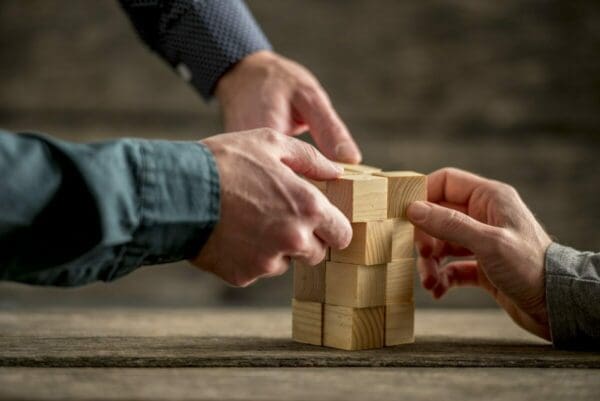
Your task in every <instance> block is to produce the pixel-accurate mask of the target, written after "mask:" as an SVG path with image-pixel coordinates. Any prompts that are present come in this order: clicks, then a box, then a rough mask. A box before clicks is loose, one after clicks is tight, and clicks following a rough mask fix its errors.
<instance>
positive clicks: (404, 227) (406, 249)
mask: <svg viewBox="0 0 600 401" xmlns="http://www.w3.org/2000/svg"><path fill="white" fill-rule="evenodd" d="M390 221H393V222H394V223H393V224H394V226H393V228H392V251H391V254H392V255H391V260H399V259H407V258H412V257H414V252H415V227H414V226H413V225H412V224H411V223H410V222H409V221H407V220H400V219H393V220H390Z"/></svg>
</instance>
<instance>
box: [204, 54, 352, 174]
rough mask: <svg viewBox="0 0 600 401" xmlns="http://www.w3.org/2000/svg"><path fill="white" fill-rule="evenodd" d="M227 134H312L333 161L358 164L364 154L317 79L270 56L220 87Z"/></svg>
mask: <svg viewBox="0 0 600 401" xmlns="http://www.w3.org/2000/svg"><path fill="white" fill-rule="evenodd" d="M215 94H216V97H217V98H218V99H219V103H220V104H221V109H222V113H223V120H224V124H225V131H227V132H232V131H241V130H248V129H253V128H260V127H269V128H273V129H275V130H276V131H278V132H281V133H284V134H286V135H290V136H294V135H299V134H301V133H302V132H304V131H306V130H310V133H311V136H312V137H313V139H314V141H315V143H316V144H317V147H318V148H319V149H320V150H321V152H323V154H325V156H327V157H328V158H329V159H331V160H336V161H340V162H346V163H359V162H360V161H361V154H360V151H359V150H358V147H357V145H356V143H355V142H354V140H353V139H352V136H351V135H350V133H349V132H348V129H347V128H346V126H345V125H344V123H343V122H342V120H341V119H340V117H339V116H338V114H337V113H336V111H335V109H334V108H333V106H332V105H331V102H330V100H329V97H328V96H327V94H326V93H325V91H324V89H323V88H322V87H321V85H320V84H319V82H318V81H317V79H316V78H315V77H314V76H313V75H312V74H311V73H310V72H309V71H308V70H307V69H306V68H304V67H302V66H301V65H299V64H297V63H295V62H293V61H291V60H288V59H286V58H284V57H281V56H279V55H277V54H275V53H273V52H270V51H260V52H257V53H253V54H251V55H249V56H247V57H246V58H244V59H243V60H241V61H240V62H239V63H237V64H236V65H235V66H234V67H233V68H232V69H231V70H230V71H229V72H227V73H226V74H225V75H224V76H223V77H222V78H221V79H220V80H219V82H218V83H217V87H216V91H215Z"/></svg>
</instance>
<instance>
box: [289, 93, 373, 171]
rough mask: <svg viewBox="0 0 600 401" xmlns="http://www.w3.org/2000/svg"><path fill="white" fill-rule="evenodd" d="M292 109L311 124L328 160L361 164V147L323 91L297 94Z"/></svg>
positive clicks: (311, 128) (312, 131)
mask: <svg viewBox="0 0 600 401" xmlns="http://www.w3.org/2000/svg"><path fill="white" fill-rule="evenodd" d="M293 106H294V108H295V109H296V111H297V112H298V114H299V117H300V119H301V120H302V121H303V122H305V123H306V124H307V125H308V128H309V130H310V134H311V136H312V137H313V139H314V141H315V143H316V144H317V146H318V147H319V149H321V151H322V152H323V153H325V155H326V156H327V157H329V158H331V159H332V160H337V161H340V162H346V163H359V162H360V161H361V158H362V156H361V154H360V150H359V149H358V146H357V145H356V143H355V142H354V139H352V135H350V132H348V128H346V125H344V123H343V122H342V120H341V119H340V117H339V116H338V115H337V113H336V111H335V110H334V109H333V107H332V106H331V102H330V101H329V99H328V97H327V94H325V92H324V91H323V90H322V89H320V88H317V89H315V90H311V91H306V92H300V93H298V95H297V96H295V98H294V100H293Z"/></svg>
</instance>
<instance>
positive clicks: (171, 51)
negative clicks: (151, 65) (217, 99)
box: [120, 0, 271, 99]
mask: <svg viewBox="0 0 600 401" xmlns="http://www.w3.org/2000/svg"><path fill="white" fill-rule="evenodd" d="M120 3H121V5H122V6H123V8H124V9H125V11H126V12H127V14H128V15H129V17H130V19H131V21H132V23H133V25H134V26H135V28H136V29H137V31H138V33H139V34H140V36H141V38H142V39H143V40H144V41H145V42H146V43H147V44H148V46H149V47H150V48H151V49H153V50H154V51H156V52H157V53H159V54H160V55H161V56H162V57H163V58H164V59H165V60H166V61H167V62H168V63H169V64H171V65H172V66H173V67H174V68H177V69H178V71H179V72H180V73H181V74H182V75H183V76H184V78H186V79H189V80H190V81H191V83H192V84H193V85H194V86H195V87H196V89H198V91H199V92H200V93H201V94H202V96H204V97H205V98H207V99H208V98H210V97H211V96H212V93H213V91H214V88H215V86H216V84H217V81H218V80H219V78H221V76H222V75H223V74H224V73H225V72H226V71H227V70H228V69H229V68H231V66H232V65H234V64H235V63H237V62H238V61H239V60H241V59H242V58H244V57H245V56H246V55H248V54H251V53H254V52H256V51H259V50H265V49H270V48H271V46H270V44H269V42H268V40H267V39H266V37H265V36H264V34H263V33H262V31H261V29H260V28H259V27H258V25H257V24H256V22H255V20H254V18H253V17H252V14H251V13H250V11H249V10H248V9H247V7H246V5H245V4H244V3H243V1H241V0H227V1H222V0H204V1H200V0H174V1H164V0H150V1H148V0H143V1H141V0H120Z"/></svg>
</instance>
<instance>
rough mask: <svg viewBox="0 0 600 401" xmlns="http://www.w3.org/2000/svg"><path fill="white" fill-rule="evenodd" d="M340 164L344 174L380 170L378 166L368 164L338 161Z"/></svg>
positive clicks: (369, 172)
mask: <svg viewBox="0 0 600 401" xmlns="http://www.w3.org/2000/svg"><path fill="white" fill-rule="evenodd" d="M335 164H337V165H338V166H340V167H342V168H343V169H344V174H373V173H377V172H380V171H381V169H380V168H378V167H373V166H367V165H366V164H348V163H339V162H336V163H335Z"/></svg>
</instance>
